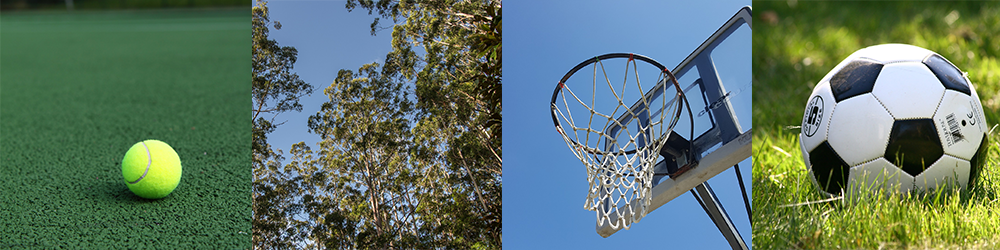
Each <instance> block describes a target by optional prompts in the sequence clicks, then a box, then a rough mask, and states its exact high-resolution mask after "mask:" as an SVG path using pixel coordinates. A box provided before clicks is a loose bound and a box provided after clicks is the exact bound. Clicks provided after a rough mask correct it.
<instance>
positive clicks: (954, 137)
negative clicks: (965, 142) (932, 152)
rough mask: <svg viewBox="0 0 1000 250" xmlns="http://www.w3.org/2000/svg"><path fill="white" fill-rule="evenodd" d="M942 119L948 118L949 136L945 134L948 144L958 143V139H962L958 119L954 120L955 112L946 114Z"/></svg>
mask: <svg viewBox="0 0 1000 250" xmlns="http://www.w3.org/2000/svg"><path fill="white" fill-rule="evenodd" d="M944 119H946V120H948V130H949V131H950V133H949V136H947V138H948V146H951V145H952V144H955V143H958V141H961V140H962V139H964V136H962V131H961V130H959V129H960V128H959V127H958V121H957V120H955V113H951V114H948V115H947V116H945V117H944Z"/></svg>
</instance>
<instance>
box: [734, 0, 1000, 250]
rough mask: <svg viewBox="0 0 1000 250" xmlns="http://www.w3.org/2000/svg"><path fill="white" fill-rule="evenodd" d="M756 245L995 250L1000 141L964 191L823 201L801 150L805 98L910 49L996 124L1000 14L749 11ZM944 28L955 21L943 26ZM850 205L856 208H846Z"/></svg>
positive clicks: (969, 9) (988, 8) (900, 5)
mask: <svg viewBox="0 0 1000 250" xmlns="http://www.w3.org/2000/svg"><path fill="white" fill-rule="evenodd" d="M754 12H755V13H754V14H755V15H754V18H755V19H756V20H755V23H756V24H757V26H756V27H755V28H756V29H755V30H754V34H753V50H754V58H753V61H754V66H755V67H754V69H753V77H754V79H753V81H754V89H753V91H754V95H756V96H758V97H760V96H764V97H774V96H781V97H792V98H791V99H790V100H791V101H789V99H787V98H757V99H755V100H754V107H753V122H754V127H755V128H756V129H757V130H758V131H759V132H755V136H754V140H753V141H754V143H753V144H754V165H753V181H754V183H753V187H754V188H753V196H754V200H753V207H754V210H753V215H752V216H753V220H752V221H753V224H752V227H753V242H754V246H755V247H757V248H762V249H829V248H848V249H875V248H904V249H910V248H944V249H955V248H960V249H995V248H997V247H998V246H1000V244H998V242H1000V237H998V236H997V235H1000V214H998V213H996V212H995V211H998V210H1000V205H998V203H997V202H996V200H997V198H998V192H1000V174H998V173H1000V160H998V158H1000V143H998V141H1000V140H998V138H1000V134H998V133H997V132H996V131H994V132H993V133H991V134H990V138H989V140H988V141H987V143H988V144H989V148H988V149H987V154H986V157H985V158H986V162H985V164H984V166H983V167H984V168H983V171H982V174H981V175H980V176H979V179H977V181H976V182H975V183H974V184H973V185H972V187H971V188H969V189H965V190H953V189H947V190H946V189H939V190H935V191H933V192H931V193H925V194H912V195H907V196H902V197H900V196H879V195H874V196H869V197H862V198H861V199H859V202H851V203H845V202H844V201H843V200H829V201H825V200H826V199H827V198H828V197H824V196H822V195H821V194H820V192H819V191H818V190H817V188H816V187H815V186H814V184H813V183H812V180H810V177H809V175H808V170H807V169H806V168H805V165H804V163H803V161H802V156H801V152H800V151H799V145H798V136H797V135H798V133H799V131H798V129H797V128H794V126H797V125H799V124H800V122H801V118H802V113H803V112H802V110H803V108H804V106H805V103H806V101H807V100H806V98H808V96H809V94H810V93H811V91H812V88H813V87H814V86H815V85H816V83H817V82H818V81H819V79H821V78H822V77H823V75H825V74H826V73H827V72H828V71H829V70H830V69H831V68H833V67H834V66H835V65H836V64H837V63H839V62H840V61H841V60H843V59H844V58H845V57H847V55H849V54H850V53H852V52H854V51H856V50H858V49H861V48H863V47H867V46H871V45H876V44H882V43H908V44H914V45H917V46H921V47H924V48H927V49H930V50H933V51H936V52H938V53H940V54H942V55H943V56H944V57H946V58H948V59H949V60H950V61H951V62H952V63H954V64H955V65H957V66H958V67H959V68H960V69H962V70H963V71H967V72H968V73H969V75H968V76H969V79H970V80H972V82H973V84H974V85H975V87H976V90H977V91H978V93H979V98H980V100H982V102H983V106H984V108H985V112H986V118H987V122H988V123H989V124H997V123H1000V112H998V108H1000V95H998V92H1000V74H996V72H1000V63H998V59H1000V43H997V41H1000V33H997V32H996V31H997V30H1000V6H998V5H997V4H995V3H990V2H976V1H969V2H897V1H889V2H812V1H760V2H755V3H754ZM949 20H950V21H949ZM852 200H853V199H852Z"/></svg>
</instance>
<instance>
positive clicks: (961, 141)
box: [934, 90, 986, 160]
mask: <svg viewBox="0 0 1000 250" xmlns="http://www.w3.org/2000/svg"><path fill="white" fill-rule="evenodd" d="M976 100H978V98H976ZM976 100H974V99H973V98H972V97H970V96H969V95H966V94H965V93H961V92H957V91H952V90H948V91H945V94H944V98H943V99H942V100H941V105H939V106H938V109H937V112H935V114H934V125H935V126H936V127H937V130H938V131H937V132H938V136H939V137H940V139H941V146H942V147H944V153H945V154H948V155H953V156H957V157H959V158H962V159H965V160H969V159H972V155H974V154H975V153H976V150H977V149H978V148H979V144H980V142H982V139H983V136H984V135H985V134H986V120H985V119H986V118H985V117H983V113H982V110H980V109H977V108H978V106H977V103H976Z"/></svg>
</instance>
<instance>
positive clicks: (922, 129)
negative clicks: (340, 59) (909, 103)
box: [885, 119, 944, 176]
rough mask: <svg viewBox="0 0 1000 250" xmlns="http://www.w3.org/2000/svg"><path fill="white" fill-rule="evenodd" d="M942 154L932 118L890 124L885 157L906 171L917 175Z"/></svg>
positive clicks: (942, 150)
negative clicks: (890, 128) (890, 129)
mask: <svg viewBox="0 0 1000 250" xmlns="http://www.w3.org/2000/svg"><path fill="white" fill-rule="evenodd" d="M943 154H944V148H942V147H941V141H940V140H939V139H938V134H937V130H936V129H935V127H934V121H933V120H931V119H914V120H900V121H896V122H894V123H893V124H892V132H890V133H889V145H888V146H886V148H885V159H886V160H889V162H891V163H893V164H896V166H899V167H900V168H902V169H903V171H906V173H908V174H910V175H912V176H917V175H918V174H920V173H921V172H923V171H924V169H927V167H930V166H931V164H934V162H935V161H937V160H938V158H941V155H943Z"/></svg>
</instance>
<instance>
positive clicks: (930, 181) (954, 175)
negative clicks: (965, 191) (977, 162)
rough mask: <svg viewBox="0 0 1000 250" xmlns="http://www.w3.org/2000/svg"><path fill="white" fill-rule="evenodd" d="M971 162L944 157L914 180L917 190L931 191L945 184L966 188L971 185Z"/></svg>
mask: <svg viewBox="0 0 1000 250" xmlns="http://www.w3.org/2000/svg"><path fill="white" fill-rule="evenodd" d="M969 169H970V164H969V161H967V160H963V159H959V158H955V157H954V156H950V155H943V156H941V159H938V161H937V162H934V164H931V166H930V167H929V168H927V169H925V170H924V172H922V173H920V174H919V175H917V177H916V178H914V184H915V185H916V187H917V188H919V189H923V190H930V189H934V188H937V187H940V186H942V185H945V184H956V183H957V184H958V185H959V187H965V186H967V185H968V184H969Z"/></svg>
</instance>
